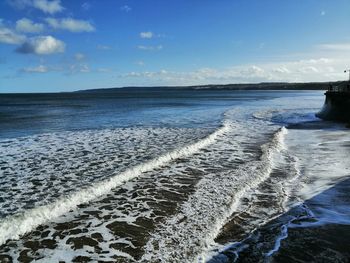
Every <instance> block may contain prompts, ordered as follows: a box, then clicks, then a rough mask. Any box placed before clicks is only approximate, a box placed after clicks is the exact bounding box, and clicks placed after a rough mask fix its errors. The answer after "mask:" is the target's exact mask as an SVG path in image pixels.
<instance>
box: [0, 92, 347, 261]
mask: <svg viewBox="0 0 350 263" xmlns="http://www.w3.org/2000/svg"><path fill="white" fill-rule="evenodd" d="M323 93H324V92H323V91H288V90H283V91H273V90H258V91H257V90H249V91H247V90H246V91H244V90H220V89H204V88H202V89H180V88H170V87H164V88H123V89H106V90H95V91H80V92H71V93H41V94H0V262H42V263H46V262H60V263H63V262H181V263H183V262H208V263H222V262H349V261H350V161H349V157H350V130H349V129H348V128H346V125H345V124H339V123H333V122H326V121H322V120H320V119H318V118H316V117H315V113H316V112H317V111H319V110H320V109H321V108H322V105H323V103H324V99H325V98H324V94H323Z"/></svg>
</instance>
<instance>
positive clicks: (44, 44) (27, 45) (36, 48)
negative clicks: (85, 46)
mask: <svg viewBox="0 0 350 263" xmlns="http://www.w3.org/2000/svg"><path fill="white" fill-rule="evenodd" d="M64 49H65V44H64V42H62V41H61V40H58V39H56V38H54V37H52V36H39V37H33V38H30V39H28V40H27V41H26V42H24V43H23V44H22V45H21V46H20V47H18V48H17V49H16V51H17V52H18V53H23V54H30V53H32V54H37V55H49V54H53V53H61V52H64Z"/></svg>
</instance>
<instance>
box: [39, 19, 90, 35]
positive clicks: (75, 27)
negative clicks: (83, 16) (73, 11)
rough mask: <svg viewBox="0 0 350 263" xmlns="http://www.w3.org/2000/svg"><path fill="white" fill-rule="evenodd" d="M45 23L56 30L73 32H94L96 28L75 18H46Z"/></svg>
mask: <svg viewBox="0 0 350 263" xmlns="http://www.w3.org/2000/svg"><path fill="white" fill-rule="evenodd" d="M45 21H46V22H47V23H48V24H49V26H51V27H52V28H54V29H63V30H68V31H71V32H92V31H95V27H94V26H93V25H91V23H90V22H88V21H85V20H78V19H73V18H62V19H56V18H52V17H50V18H46V19H45Z"/></svg>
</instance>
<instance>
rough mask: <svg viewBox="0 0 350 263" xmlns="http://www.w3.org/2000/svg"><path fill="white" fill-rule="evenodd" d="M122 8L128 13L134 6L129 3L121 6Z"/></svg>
mask: <svg viewBox="0 0 350 263" xmlns="http://www.w3.org/2000/svg"><path fill="white" fill-rule="evenodd" d="M120 10H121V11H124V12H126V13H128V12H130V11H131V10H132V8H131V7H130V6H128V5H123V6H121V7H120Z"/></svg>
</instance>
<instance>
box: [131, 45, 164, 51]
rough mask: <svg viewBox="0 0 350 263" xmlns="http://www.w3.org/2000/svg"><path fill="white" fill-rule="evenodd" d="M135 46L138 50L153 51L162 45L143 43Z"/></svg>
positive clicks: (159, 48) (161, 47) (160, 48)
mask: <svg viewBox="0 0 350 263" xmlns="http://www.w3.org/2000/svg"><path fill="white" fill-rule="evenodd" d="M137 48H138V49H140V50H148V51H154V50H162V49H163V46H162V45H158V46H143V45H139V46H137Z"/></svg>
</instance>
